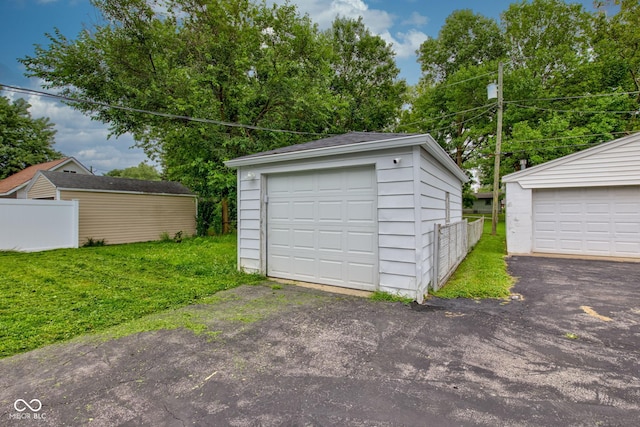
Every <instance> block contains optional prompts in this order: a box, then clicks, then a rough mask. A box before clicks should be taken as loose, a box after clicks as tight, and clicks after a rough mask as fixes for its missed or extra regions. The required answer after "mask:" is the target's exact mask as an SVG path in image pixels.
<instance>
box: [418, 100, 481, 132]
mask: <svg viewBox="0 0 640 427" xmlns="http://www.w3.org/2000/svg"><path fill="white" fill-rule="evenodd" d="M492 109H493V104H492V105H490V106H489V107H488V108H487V109H485V110H484V111H483V112H481V113H480V114H478V115H475V116H473V117H471V118H469V119H466V120H463V121H461V122H459V123H458V124H460V125H461V124H464V123H467V122H470V121H472V120H475V119H477V118H478V117H482V116H483V115H485V114H487V113H488V112H489V111H491V110H492ZM447 128H449V126H443V127H441V128H438V129H430V130H429V132H439V131H441V130H444V129H447Z"/></svg>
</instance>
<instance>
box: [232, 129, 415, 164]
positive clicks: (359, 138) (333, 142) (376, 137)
mask: <svg viewBox="0 0 640 427" xmlns="http://www.w3.org/2000/svg"><path fill="white" fill-rule="evenodd" d="M412 135H417V134H410V133H383V132H350V133H345V134H343V135H336V136H332V137H330V138H324V139H318V140H315V141H310V142H305V143H303V144H296V145H289V146H288V147H282V148H276V149H275V150H269V151H263V152H261V153H255V154H249V155H248V156H243V157H238V158H237V159H234V160H239V159H250V158H255V157H264V156H271V155H274V154H283V153H293V152H296V151H305V150H314V149H317V148H327V147H335V146H338V145H350V144H358V143H360V142H371V141H384V140H386V139H395V138H406V137H409V136H412Z"/></svg>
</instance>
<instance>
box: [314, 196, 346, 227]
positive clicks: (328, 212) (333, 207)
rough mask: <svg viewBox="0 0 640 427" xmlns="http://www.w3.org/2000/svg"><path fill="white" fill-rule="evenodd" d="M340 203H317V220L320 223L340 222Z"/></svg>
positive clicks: (341, 216) (341, 214) (341, 215)
mask: <svg viewBox="0 0 640 427" xmlns="http://www.w3.org/2000/svg"><path fill="white" fill-rule="evenodd" d="M342 218H343V213H342V202H341V201H338V202H330V201H319V202H318V220H319V221H320V222H338V221H342Z"/></svg>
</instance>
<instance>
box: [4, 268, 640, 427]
mask: <svg viewBox="0 0 640 427" xmlns="http://www.w3.org/2000/svg"><path fill="white" fill-rule="evenodd" d="M508 265H509V270H510V273H511V274H512V275H514V276H516V277H518V278H519V281H518V283H517V284H516V286H515V288H514V289H513V291H514V292H515V293H519V294H521V295H522V296H523V298H522V299H521V300H510V301H502V300H490V301H478V302H477V301H471V300H454V301H445V300H430V301H429V304H430V307H428V308H427V309H425V310H419V311H418V310H412V309H411V308H410V307H409V306H407V305H404V304H401V303H381V302H372V301H369V300H366V299H361V298H356V297H347V296H337V295H332V294H327V293H322V292H318V291H314V290H310V289H304V288H299V287H295V286H282V288H281V289H272V288H271V285H270V284H264V285H261V286H242V287H240V288H236V289H233V290H230V291H226V292H225V293H223V294H220V298H217V299H216V300H215V301H213V302H212V303H210V304H206V305H196V306H192V307H189V308H187V309H184V312H185V313H190V314H189V316H191V318H193V319H198V322H201V323H202V324H203V325H206V327H207V331H208V332H209V333H201V334H194V333H193V332H192V331H191V330H188V329H182V328H181V329H175V330H160V331H152V332H145V333H139V334H135V335H130V336H127V337H125V338H120V339H111V340H106V341H105V340H102V341H100V340H98V339H96V337H85V338H82V339H79V340H74V341H72V342H69V343H64V344H60V345H54V346H49V347H46V348H43V349H39V350H36V351H32V352H30V353H26V354H22V355H18V356H14V357H11V358H6V359H3V360H0V378H1V379H2V380H1V382H2V388H1V389H0V417H1V418H0V424H2V425H27V424H33V425H56V426H59V425H86V424H90V425H95V426H113V425H132V426H133V425H149V426H174V425H175V426H183V425H215V426H222V425H233V426H253V425H255V426H258V425H263V426H279V425H309V426H329V425H350V426H387V425H388V426H391V425H410V426H423V425H434V426H448V425H451V426H459V425H486V426H499V425H502V426H542V425H545V426H559V425H592V426H596V425H606V426H614V425H620V426H630V425H637V423H638V419H640V373H639V370H638V366H639V362H640V361H639V355H640V351H639V350H640V326H639V325H640V264H630V263H629V264H627V263H615V262H600V261H579V260H567V259H547V258H530V257H513V258H510V259H508ZM581 307H582V308H581ZM584 307H589V308H590V310H586V309H585V308H584ZM606 319H610V320H606ZM17 399H23V400H24V401H26V402H32V400H33V399H38V400H39V401H40V402H41V403H42V408H41V410H39V411H37V412H35V411H31V410H29V409H28V408H27V409H25V410H24V411H22V412H20V411H18V410H16V408H15V407H14V403H15V402H16V400H17ZM20 405H22V403H21V402H20V404H19V405H18V407H19V408H20V409H24V408H25V407H24V406H20ZM27 415H28V416H29V417H26V416H27ZM36 418H37V419H36Z"/></svg>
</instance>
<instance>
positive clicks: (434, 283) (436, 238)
mask: <svg viewBox="0 0 640 427" xmlns="http://www.w3.org/2000/svg"><path fill="white" fill-rule="evenodd" d="M439 261H440V224H435V225H434V228H433V263H432V265H431V275H432V276H433V277H432V279H431V288H432V289H433V290H434V291H437V290H438V289H439V287H438V276H439V274H438V268H439V267H438V264H439Z"/></svg>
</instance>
